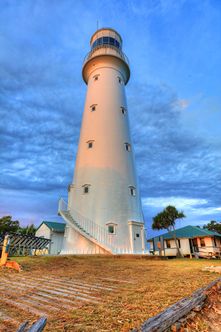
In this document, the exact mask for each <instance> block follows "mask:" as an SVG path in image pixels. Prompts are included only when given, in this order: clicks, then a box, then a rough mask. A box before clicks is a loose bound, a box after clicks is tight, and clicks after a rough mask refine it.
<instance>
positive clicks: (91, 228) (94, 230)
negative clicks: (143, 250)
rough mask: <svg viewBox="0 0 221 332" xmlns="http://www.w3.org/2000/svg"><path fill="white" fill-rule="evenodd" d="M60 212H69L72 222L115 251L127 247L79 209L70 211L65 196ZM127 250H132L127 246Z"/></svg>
mask: <svg viewBox="0 0 221 332" xmlns="http://www.w3.org/2000/svg"><path fill="white" fill-rule="evenodd" d="M58 206H59V208H58V209H59V211H58V212H59V213H61V214H62V212H65V213H68V214H69V219H72V222H73V223H74V224H75V226H77V227H78V228H80V229H82V230H83V231H84V232H85V233H87V234H88V235H89V236H90V237H93V238H94V239H95V240H97V241H98V242H99V243H101V244H103V245H105V246H107V247H109V248H110V249H111V250H112V251H113V252H115V253H121V252H122V250H125V247H126V248H127V246H124V245H123V243H122V242H120V243H118V240H117V239H116V237H115V236H113V235H110V234H109V233H108V232H107V230H106V229H105V228H104V227H102V226H100V225H98V224H96V223H95V222H94V221H92V220H90V219H88V218H86V217H84V216H82V215H81V214H80V213H78V212H77V211H73V210H72V211H71V213H70V211H69V209H68V204H67V203H66V202H65V201H64V199H63V198H61V199H60V200H59V205H58ZM126 251H127V252H128V253H130V252H131V249H130V248H127V249H126Z"/></svg>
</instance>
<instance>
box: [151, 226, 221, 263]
mask: <svg viewBox="0 0 221 332" xmlns="http://www.w3.org/2000/svg"><path fill="white" fill-rule="evenodd" d="M174 235H175V236H176V238H177V244H178V246H179V248H180V252H181V253H182V254H183V256H188V257H192V256H193V255H194V256H195V257H220V252H221V234H219V233H217V232H213V231H209V230H207V229H203V228H200V227H197V226H185V227H182V228H179V229H177V230H176V231H171V232H167V233H165V234H162V235H160V236H155V237H153V238H151V239H148V240H147V241H148V242H149V243H150V252H151V253H152V254H154V255H160V254H161V255H162V256H168V257H175V256H176V254H177V248H176V244H175V239H174Z"/></svg>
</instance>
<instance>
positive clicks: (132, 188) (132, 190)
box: [129, 186, 136, 196]
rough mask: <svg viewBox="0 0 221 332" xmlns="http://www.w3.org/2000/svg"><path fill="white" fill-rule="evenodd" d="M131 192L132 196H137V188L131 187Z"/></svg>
mask: <svg viewBox="0 0 221 332" xmlns="http://www.w3.org/2000/svg"><path fill="white" fill-rule="evenodd" d="M129 191H130V195H131V196H136V189H135V187H133V186H130V187H129Z"/></svg>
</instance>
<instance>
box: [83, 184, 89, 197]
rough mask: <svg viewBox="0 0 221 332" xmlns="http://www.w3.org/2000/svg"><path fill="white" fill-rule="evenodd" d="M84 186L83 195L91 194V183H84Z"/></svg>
mask: <svg viewBox="0 0 221 332" xmlns="http://www.w3.org/2000/svg"><path fill="white" fill-rule="evenodd" d="M82 188H83V195H87V194H89V192H90V184H87V183H86V184H84V185H83V186H82Z"/></svg>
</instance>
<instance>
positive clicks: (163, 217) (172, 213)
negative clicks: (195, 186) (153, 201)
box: [152, 205, 185, 256]
mask: <svg viewBox="0 0 221 332" xmlns="http://www.w3.org/2000/svg"><path fill="white" fill-rule="evenodd" d="M182 218H185V215H184V213H183V212H182V211H181V212H179V211H178V210H177V209H176V208H175V206H172V205H168V206H167V207H166V208H165V209H164V210H163V211H162V212H160V213H158V214H157V215H156V216H155V217H154V218H153V224H152V229H157V230H161V229H167V230H168V231H171V230H173V231H174V240H175V244H176V248H177V255H178V256H182V255H181V252H180V249H179V245H178V242H177V238H176V232H175V224H176V220H177V219H182Z"/></svg>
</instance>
